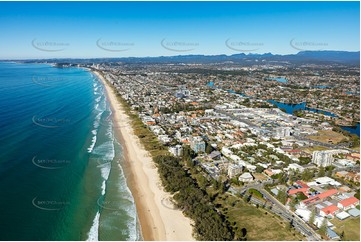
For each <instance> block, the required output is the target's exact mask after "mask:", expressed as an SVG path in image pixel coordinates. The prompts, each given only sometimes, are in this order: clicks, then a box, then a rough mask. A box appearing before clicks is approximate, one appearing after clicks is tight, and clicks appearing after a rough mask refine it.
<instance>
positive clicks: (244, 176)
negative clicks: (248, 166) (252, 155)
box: [238, 172, 254, 182]
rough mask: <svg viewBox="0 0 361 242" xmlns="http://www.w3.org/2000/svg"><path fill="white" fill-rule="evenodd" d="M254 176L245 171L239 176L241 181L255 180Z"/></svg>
mask: <svg viewBox="0 0 361 242" xmlns="http://www.w3.org/2000/svg"><path fill="white" fill-rule="evenodd" d="M253 179H254V178H253V176H252V174H251V173H249V172H245V173H243V174H242V175H240V176H239V178H238V180H239V181H241V182H251V181H253Z"/></svg>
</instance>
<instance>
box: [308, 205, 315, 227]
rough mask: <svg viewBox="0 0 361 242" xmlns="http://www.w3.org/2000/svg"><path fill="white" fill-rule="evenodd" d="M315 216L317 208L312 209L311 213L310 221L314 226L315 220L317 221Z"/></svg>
mask: <svg viewBox="0 0 361 242" xmlns="http://www.w3.org/2000/svg"><path fill="white" fill-rule="evenodd" d="M315 218H316V210H315V208H313V209H312V211H311V214H310V219H309V220H308V223H309V224H310V225H311V226H313V224H314V222H315Z"/></svg>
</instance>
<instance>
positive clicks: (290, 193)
mask: <svg viewBox="0 0 361 242" xmlns="http://www.w3.org/2000/svg"><path fill="white" fill-rule="evenodd" d="M307 190H308V188H305V187H303V188H298V189H291V190H289V191H288V194H289V195H293V194H296V193H299V192H303V193H304V192H307Z"/></svg>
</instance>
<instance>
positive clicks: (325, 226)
mask: <svg viewBox="0 0 361 242" xmlns="http://www.w3.org/2000/svg"><path fill="white" fill-rule="evenodd" d="M326 232H327V218H323V221H322V224H321V227H320V233H321V234H322V235H325V234H326Z"/></svg>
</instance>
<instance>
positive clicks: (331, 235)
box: [326, 227, 339, 239]
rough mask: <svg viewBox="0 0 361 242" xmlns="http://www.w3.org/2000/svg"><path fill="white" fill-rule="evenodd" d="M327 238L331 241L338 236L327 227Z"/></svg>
mask: <svg viewBox="0 0 361 242" xmlns="http://www.w3.org/2000/svg"><path fill="white" fill-rule="evenodd" d="M326 233H327V236H328V237H329V238H330V239H333V238H339V236H338V234H336V232H335V231H333V230H332V229H330V228H329V227H327V232H326Z"/></svg>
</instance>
